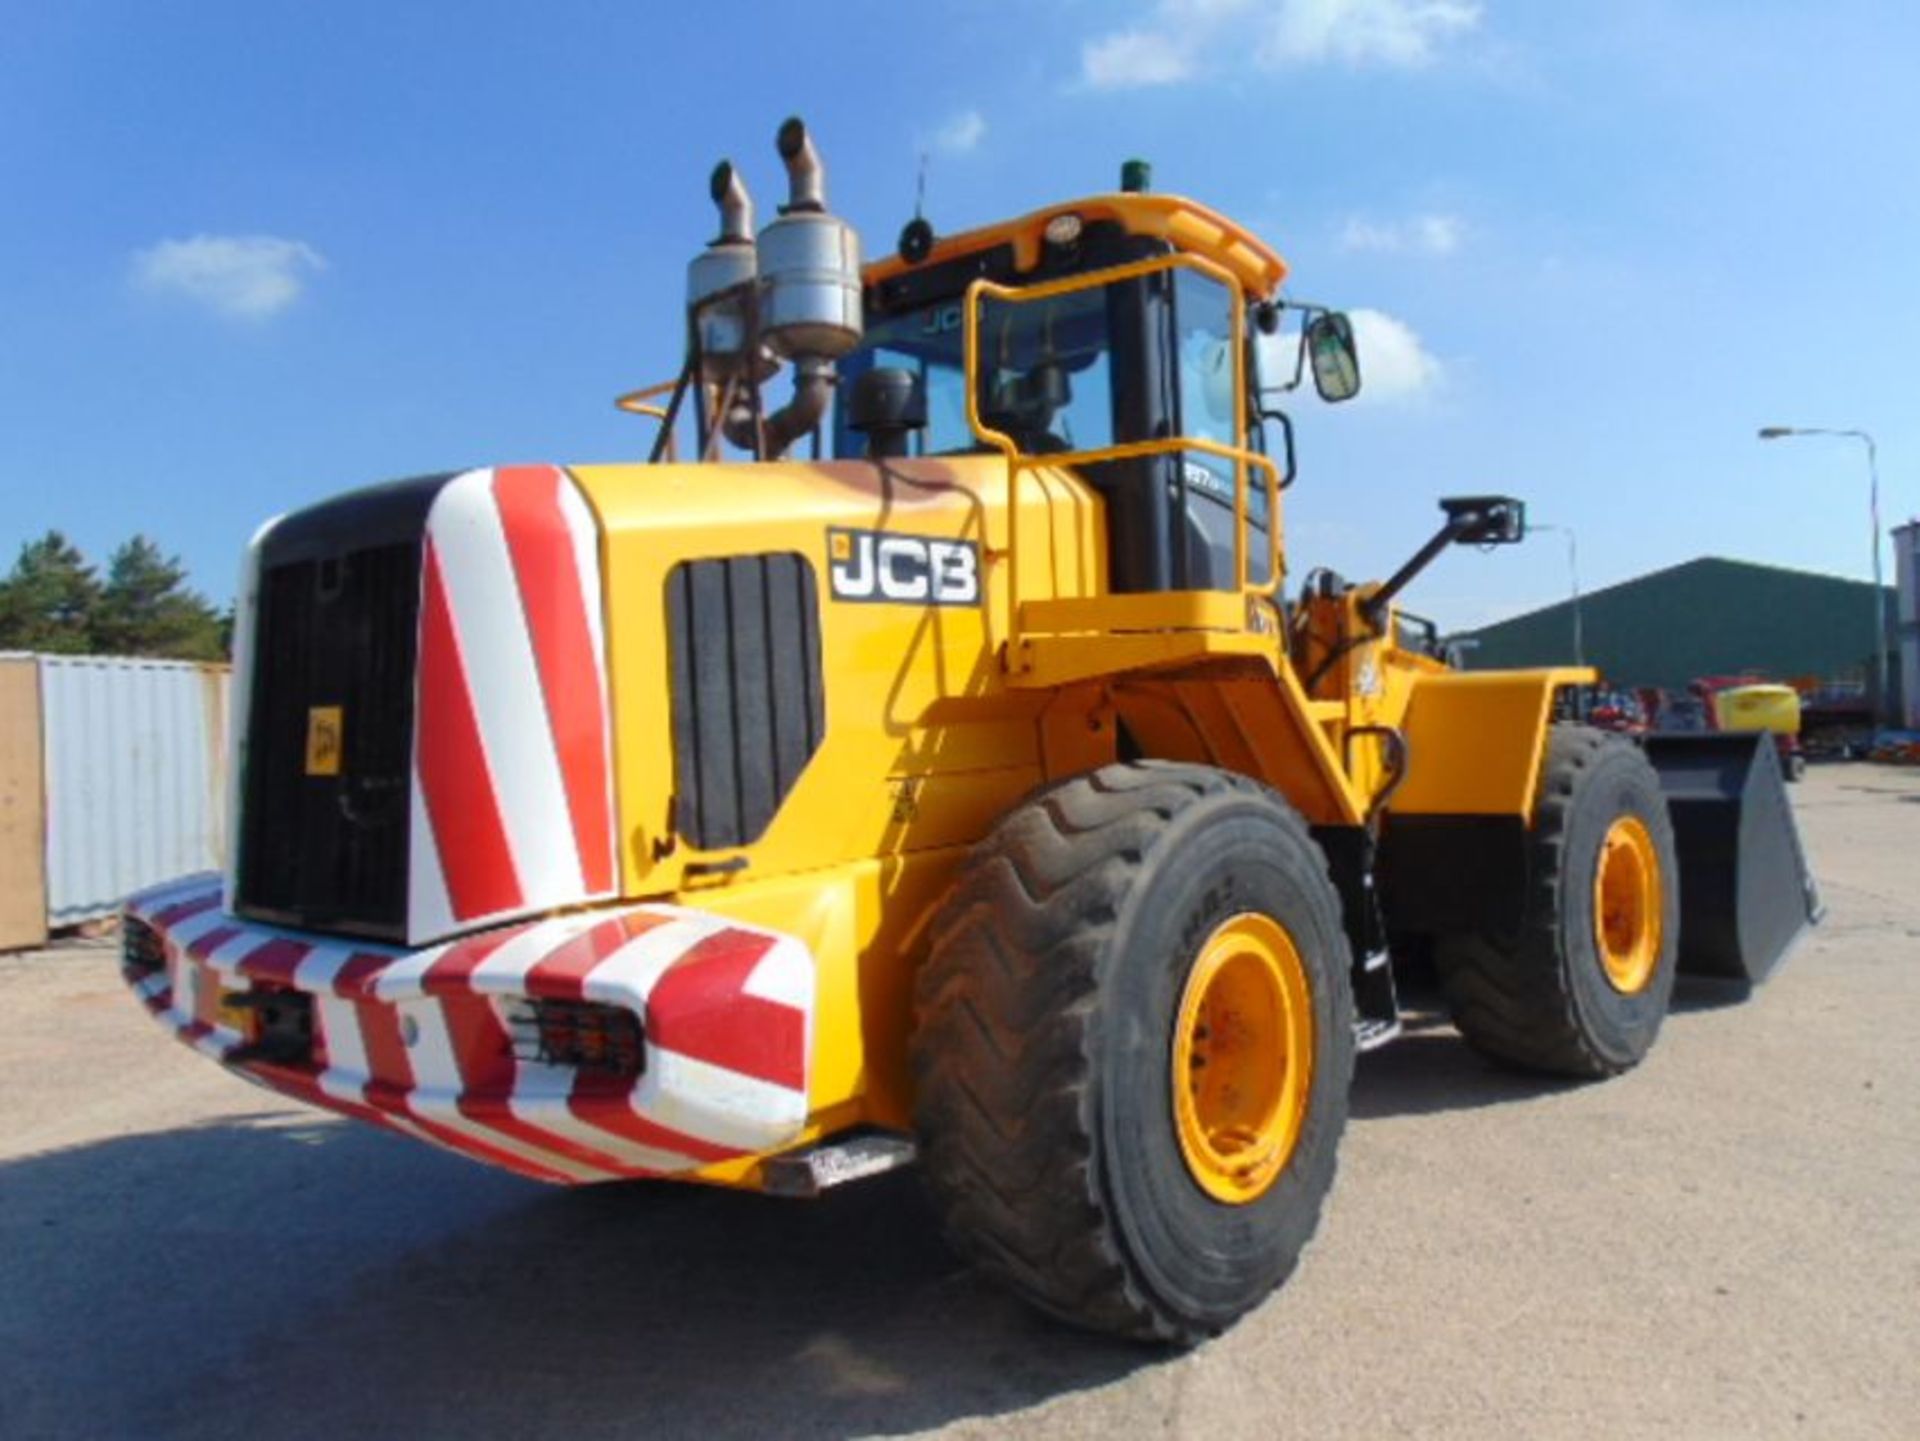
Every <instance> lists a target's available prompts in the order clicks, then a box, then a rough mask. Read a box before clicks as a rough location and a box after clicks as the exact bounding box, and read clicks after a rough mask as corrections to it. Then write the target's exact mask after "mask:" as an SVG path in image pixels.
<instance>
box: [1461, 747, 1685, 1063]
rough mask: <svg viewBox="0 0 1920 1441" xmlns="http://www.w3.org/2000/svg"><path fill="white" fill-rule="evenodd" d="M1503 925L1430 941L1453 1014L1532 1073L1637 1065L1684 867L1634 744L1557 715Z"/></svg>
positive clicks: (1670, 941) (1663, 997) (1666, 959)
mask: <svg viewBox="0 0 1920 1441" xmlns="http://www.w3.org/2000/svg"><path fill="white" fill-rule="evenodd" d="M1526 885H1527V892H1526V895H1525V897H1524V898H1523V904H1522V908H1521V909H1522V919H1521V922H1520V926H1519V929H1518V931H1517V933H1516V934H1514V935H1511V936H1488V935H1469V936H1445V937H1442V938H1441V939H1440V942H1439V944H1438V945H1437V947H1436V948H1435V962H1436V965H1437V968H1438V970H1439V973H1440V982H1441V986H1442V988H1443V989H1444V991H1445V992H1446V996H1447V1000H1448V1003H1449V1006H1450V1008H1451V1010H1452V1012H1453V1020H1454V1024H1455V1025H1456V1026H1457V1027H1458V1028H1459V1030H1460V1033H1461V1035H1463V1036H1464V1037H1466V1039H1467V1041H1468V1042H1469V1043H1470V1044H1471V1045H1472V1046H1474V1047H1475V1049H1477V1050H1479V1051H1481V1052H1483V1053H1485V1054H1486V1055H1489V1056H1492V1057H1493V1058H1495V1059H1497V1060H1500V1061H1504V1062H1507V1063H1509V1064H1511V1065H1515V1066H1519V1067H1521V1068H1523V1069H1526V1070H1533V1071H1544V1072H1548V1073H1550V1074H1555V1075H1563V1076H1578V1077H1583V1078H1589V1079H1591V1078H1596V1077H1601V1076H1611V1075H1616V1074H1618V1073H1619V1072H1621V1071H1624V1070H1627V1069H1628V1068H1630V1067H1632V1066H1635V1065H1637V1064H1639V1062H1640V1061H1641V1059H1642V1058H1644V1057H1645V1056H1646V1054H1647V1052H1648V1050H1649V1049H1651V1048H1652V1046H1653V1042H1654V1038H1655V1037H1656V1036H1657V1035H1658V1034H1659V1032H1660V1023H1661V1021H1662V1020H1663V1019H1664V1018H1665V1017H1666V1013H1667V1003H1668V1000H1669V999H1670V997H1671V996H1672V993H1673V978H1674V972H1675V968H1676V963H1677V958H1678V953H1679V936H1680V867H1679V864H1678V861H1677V859H1676V853H1675V850H1674V841H1673V826H1672V823H1671V821H1670V820H1669V819H1668V816H1667V805H1666V798H1665V796H1664V794H1663V793H1662V791H1661V789H1660V778H1659V776H1658V774H1657V773H1656V772H1655V771H1654V769H1653V765H1652V763H1651V762H1649V761H1648V760H1647V758H1646V755H1645V754H1644V753H1643V752H1642V751H1641V750H1640V748H1639V747H1638V746H1636V745H1634V744H1633V743H1632V742H1631V741H1629V740H1627V739H1626V738H1625V737H1622V736H1615V735H1609V734H1607V733H1606V732H1604V731H1598V730H1593V729H1591V728H1590V727H1586V726H1555V727H1554V728H1553V729H1552V731H1551V732H1550V734H1549V738H1548V743H1547V754H1546V757H1545V759H1544V760H1543V762H1542V764H1541V773H1540V786H1539V796H1538V800H1537V801H1536V803H1535V807H1534V820H1533V828H1532V832H1531V835H1530V837H1529V841H1528V861H1527V881H1526Z"/></svg>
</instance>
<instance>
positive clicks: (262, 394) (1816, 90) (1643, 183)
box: [0, 0, 1920, 626]
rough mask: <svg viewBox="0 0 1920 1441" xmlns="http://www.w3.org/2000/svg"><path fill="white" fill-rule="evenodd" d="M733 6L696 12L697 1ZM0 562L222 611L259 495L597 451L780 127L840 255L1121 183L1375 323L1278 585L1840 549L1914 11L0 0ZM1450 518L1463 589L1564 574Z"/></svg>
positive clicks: (1909, 149)
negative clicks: (1505, 511) (127, 566)
mask: <svg viewBox="0 0 1920 1441" xmlns="http://www.w3.org/2000/svg"><path fill="white" fill-rule="evenodd" d="M716 17H724V18H716ZM0 22H3V23H0V35H4V37H5V38H4V39H0V65H3V67H4V68H3V69H0V74H4V76H5V82H4V84H0V194H4V195H5V197H6V206H5V209H4V211H0V497H3V498H4V505H3V506H0V560H6V561H10V559H11V557H12V555H13V554H14V552H15V551H16V550H17V547H18V545H19V543H20V542H21V541H22V540H24V539H26V538H29V537H31V536H35V535H37V534H39V533H40V532H41V531H43V530H45V529H46V528H48V527H58V528H60V529H62V530H65V531H66V532H68V534H69V535H71V536H72V537H73V538H74V539H75V540H76V541H78V542H79V543H80V544H81V546H82V547H83V548H85V549H86V550H88V551H89V552H90V553H91V554H92V555H94V556H95V557H96V558H104V556H105V553H106V552H107V551H108V550H109V549H110V548H111V547H112V546H113V545H114V544H115V543H116V542H117V541H119V540H121V539H123V538H124V537H125V536H127V535H128V534H130V533H132V532H134V531H136V530H141V531H146V532H148V533H149V534H151V535H153V536H154V537H155V538H156V539H157V540H158V541H159V542H160V544H161V545H162V546H164V547H165V548H167V549H168V550H172V551H177V552H179V553H180V554H181V555H183V556H184V557H185V559H186V560H187V562H188V564H189V565H190V567H191V570H192V572H193V576H194V579H195V582H196V583H197V584H198V585H200V586H201V587H202V588H204V589H205V590H206V591H207V592H208V593H209V594H211V595H213V596H215V597H216V598H217V599H220V600H222V601H224V600H225V599H226V598H227V596H228V595H229V594H230V591H231V585H232V576H233V574H234V571H235V567H236V562H237V557H238V554H239V551H240V549H241V547H242V546H243V544H244V542H245V540H246V537H247V535H248V534H249V533H250V531H251V530H252V528H253V526H254V525H255V524H256V523H257V522H258V521H259V520H261V519H263V518H265V517H266V516H267V515H269V514H272V513H274V512H276V511H280V510H284V509H288V508H290V507H292V506H296V505H299V504H302V503H305V502H308V501H311V500H314V499H317V498H319V497H320V496H323V495H326V494H328V493H330V492H333V491H337V490H341V489H345V488H348V487H351V486H355V485H359V484H364V483H367V482H370V481H374V480H380V479H385V478H389V477H392V476H398V475H404V474H409V473H414V472H418V471H422V470H431V469H443V468H448V467H452V466H459V465H466V464H473V463H487V462H492V461H505V460H558V461H587V460H614V459H621V458H627V457H636V456H637V455H638V454H639V452H640V451H641V448H642V447H643V445H644V444H645V442H646V440H647V439H648V427H647V426H646V425H645V424H644V423H642V422H639V421H635V420H631V419H628V418H626V417H623V416H621V415H619V414H618V413H616V412H615V411H614V410H612V408H611V406H610V400H611V397H612V396H613V395H614V394H615V393H616V392H618V391H620V390H622V389H624V388H627V387H629V386H632V385H636V384H639V383H641V382H644V381H647V380H651V379H656V378H661V377H664V376H666V375H668V374H670V373H671V372H672V370H673V369H674V366H675V364H676V361H677V358H678V356H677V352H678V347H679V341H680V334H681V331H680V326H681V321H680V316H679V305H680V297H681V290H682V285H683V275H684V266H685V263H686V260H687V259H688V258H689V257H690V256H691V255H692V254H693V252H694V251H695V250H696V249H697V248H698V246H699V245H700V244H701V243H702V242H703V241H704V240H705V239H706V238H707V237H708V236H709V235H710V234H711V232H712V228H713V220H712V214H711V210H710V208H709V206H708V204H707V200H706V195H705V180H706V175H707V172H708V170H709V169H710V168H711V166H712V164H713V162H714V161H715V160H716V159H718V158H720V157H721V156H723V155H727V156H732V157H733V158H735V159H736V160H737V161H739V162H741V163H742V164H743V166H744V167H745V169H746V171H747V174H748V176H749V179H750V182H751V183H752V184H753V186H754V188H755V191H756V194H757V196H758V198H759V199H760V200H761V202H762V205H763V212H764V208H765V207H766V206H768V205H770V204H771V203H772V202H773V201H774V200H775V199H776V198H777V191H778V187H777V184H776V180H777V177H778V173H779V172H778V166H777V162H776V161H775V158H774V155H773V149H772V136H773V131H774V129H775V127H776V126H777V125H778V123H779V121H780V120H781V119H782V117H784V116H785V115H787V114H788V113H790V112H798V113H800V114H802V115H804V116H806V118H807V119H808V121H809V123H810V124H811V125H812V127H813V129H814V131H815V134H816V136H817V138H818V141H819V143H820V145H821V147H822V150H823V153H824V155H825V157H826V161H827V166H828V177H829V185H830V196H831V198H832V200H833V203H834V205H835V208H836V209H838V210H839V211H840V212H841V213H842V214H844V215H846V216H847V217H848V218H849V219H850V220H852V221H853V222H854V223H855V224H856V225H857V226H859V227H860V229H861V231H862V234H863V236H864V239H865V242H866V245H867V248H868V251H869V253H875V254H877V253H881V252H884V251H886V250H890V249H892V247H893V238H894V236H895V235H896V234H897V233H898V230H899V226H900V224H901V222H902V221H903V220H904V219H905V218H906V217H907V216H908V214H909V213H910V212H911V208H912V203H913V186H914V172H915V166H916V157H917V156H918V154H919V153H920V152H921V151H922V150H928V151H930V152H931V155H932V162H931V172H930V176H929V185H928V202H927V205H928V213H929V216H930V218H931V219H932V220H933V221H934V222H935V224H936V225H937V226H939V227H940V228H942V229H945V230H952V229H961V228H964V227H967V226H970V225H975V224H981V223H985V222H987V221H989V220H992V219H995V218H998V217H1001V216H1004V215H1008V214H1014V213H1019V212H1022V211H1025V210H1028V209H1031V208H1034V207H1037V206H1041V205H1044V204H1047V203H1050V202H1052V201H1054V200H1058V199H1064V198H1067V197H1071V196H1074V195H1079V194H1085V193H1089V192H1094V191H1100V190H1105V189H1109V188H1112V186H1113V184H1114V181H1115V177H1116V176H1117V173H1118V166H1119V163H1120V161H1121V160H1122V159H1123V158H1124V157H1126V156H1129V155H1136V154H1137V155H1143V156H1146V157H1148V158H1150V159H1151V160H1152V161H1153V162H1154V166H1155V180H1156V184H1157V186H1158V187H1159V188H1161V189H1166V190H1176V191H1180V192H1183V193H1186V194H1190V195H1192V196H1194V197H1196V198H1199V199H1202V200H1205V201H1207V202H1208V203H1210V204H1213V205H1215V206H1217V207H1219V208H1221V209H1223V210H1225V211H1227V212H1228V213H1230V214H1233V215H1235V216H1236V217H1238V218H1240V219H1242V220H1243V221H1246V222H1247V223H1249V224H1252V225H1253V226H1254V227H1255V228H1257V229H1259V230H1260V231H1261V232H1262V233H1263V234H1264V235H1265V236H1266V237H1267V238H1268V239H1269V240H1271V241H1272V242H1273V243H1274V244H1275V245H1276V246H1277V247H1278V248H1279V249H1280V250H1281V251H1282V252H1283V253H1284V254H1286V255H1287V256H1288V258H1289V260H1290V261H1291V262H1292V264H1293V267H1294V277H1293V282H1292V287H1293V289H1294V291H1295V292H1296V293H1297V294H1299V295H1301V296H1303V297H1308V298H1311V299H1314V300H1318V301H1322V302H1327V303H1332V304H1337V305H1341V306H1345V307H1349V308H1351V309H1353V310H1356V311H1360V312H1365V315H1364V317H1363V321H1364V323H1363V325H1362V344H1363V347H1365V350H1364V351H1363V357H1362V363H1363V368H1365V369H1366V371H1367V375H1368V380H1369V394H1368V395H1367V396H1366V397H1364V398H1363V399H1362V400H1361V401H1360V402H1357V403H1355V404H1353V405H1351V406H1348V407H1344V408H1341V409H1337V410H1336V409H1332V408H1327V407H1322V406H1320V405H1318V404H1317V403H1313V402H1306V403H1303V405H1302V407H1301V409H1300V411H1299V414H1298V421H1299V432H1300V446H1301V461H1302V477H1301V480H1300V482H1299V484H1298V485H1297V486H1296V487H1295V489H1294V490H1293V491H1292V492H1290V496H1289V500H1290V508H1289V512H1288V515H1289V526H1290V534H1291V537H1292V551H1291V563H1292V565H1293V567H1294V570H1295V573H1296V574H1299V573H1303V572H1304V570H1305V569H1306V568H1307V567H1308V566H1310V565H1315V564H1330V565H1333V566H1335V567H1336V568H1338V569H1340V570H1342V571H1343V572H1345V573H1347V574H1349V575H1353V576H1364V575H1368V574H1383V573H1385V572H1386V571H1387V570H1389V569H1391V568H1392V566H1393V565H1394V564H1395V563H1397V561H1398V560H1399V559H1400V558H1402V557H1403V556H1404V555H1405V554H1406V553H1407V552H1408V551H1410V550H1411V549H1412V548H1413V547H1414V546H1415V545H1416V544H1417V543H1418V542H1419V540H1420V539H1421V538H1422V537H1423V536H1424V534H1425V533H1426V532H1427V531H1428V530H1430V529H1431V527H1432V525H1433V523H1434V522H1435V520H1436V518H1437V512H1436V510H1435V509H1434V506H1433V501H1434V499H1435V498H1436V497H1438V496H1440V495H1443V494H1449V493H1474V492H1484V491H1510V492H1513V493H1516V494H1520V495H1523V496H1525V497H1526V498H1527V499H1528V500H1529V502H1530V504H1531V506H1532V509H1533V513H1534V515H1535V517H1536V518H1537V519H1539V520H1543V521H1553V522H1558V523H1562V524H1567V525H1571V526H1573V527H1574V528H1575V529H1576V530H1577V533H1578V536H1579V544H1580V568H1581V571H1582V580H1583V582H1584V583H1585V585H1586V586H1587V588H1589V589H1591V588H1594V587H1596V586H1599V585H1602V584H1606V583H1608V582H1611V581H1614V580H1619V579H1623V578H1625V577H1628V576H1630V575H1633V574H1636V573H1638V572H1640V571H1642V570H1646V569H1649V568H1652V567H1654V566H1658V565H1662V564H1668V563H1672V562H1676V561H1679V560H1683V559H1686V558H1689V557H1691V556H1694V555H1698V554H1702V553H1716V554H1724V555H1733V556H1740V557H1745V558H1750V559H1754V560H1760V561H1767V562H1773V563H1778V564H1782V565H1790V566H1797V567H1802V568H1806V569H1811V570H1821V571H1831V572H1835V573H1840V574H1849V575H1864V574H1865V572H1866V569H1867V563H1868V555H1867V521H1866V496H1865V489H1866V487H1865V467H1864V461H1863V458H1862V456H1861V454H1860V452H1859V450H1858V449H1857V448H1856V447H1853V446H1851V445H1848V444H1846V443H1844V442H1826V441H1813V440H1796V441H1786V442H1776V443H1773V444H1768V445H1762V444H1760V443H1758V442H1757V441H1756V440H1755V439H1754V438H1753V433H1754V430H1755V428H1756V427H1757V426H1759V425H1762V424H1767V423H1785V424H1796V425H1825V426H1861V427H1865V428H1867V429H1870V430H1872V431H1873V432H1874V433H1875V434H1876V436H1877V437H1878V439H1879V442H1880V456H1881V469H1882V489H1883V508H1884V510H1885V512H1886V514H1887V516H1888V518H1889V520H1890V521H1891V520H1897V519H1904V518H1905V517H1907V516H1909V515H1911V514H1913V513H1914V512H1915V511H1916V510H1920V409H1917V408H1916V405H1915V400H1914V397H1915V393H1916V387H1915V366H1914V363H1913V358H1912V357H1913V355H1914V349H1915V337H1916V336H1920V142H1916V140H1915V137H1916V136H1920V85H1916V84H1915V76H1916V75H1920V9H1916V8H1915V7H1913V6H1911V5H1910V4H1904V3H1891V0H1890V3H1868V0H1832V3H1825V4H1818V5H1814V4H1805V3H1781V0H1746V3H1734V0H1693V3H1685V4H1682V3H1679V0H1669V3H1655V0H1604V3H1603V0H1564V3H1547V0H1531V3H1526V0H1480V3H1473V0H1264V3H1255V0H1129V3H1113V4H1101V3H1091V0H1082V3H1073V0H1028V3H1022V4H1014V3H986V0H949V3H939V0H929V3H923V4H918V5H902V4H899V3H897V0H896V3H864V0H862V3H843V4H835V5H817V6H787V5H780V6H773V5H767V6H756V5H745V4H743V5H736V6H731V7H725V8H724V10H723V9H722V8H720V7H706V6H700V7H695V6H674V7H671V8H669V7H664V6H642V5H635V4H626V5H613V4H607V5H581V4H566V3H549V4H545V5H542V6H539V7H531V6H506V5H479V4H471V5H462V6H453V5H445V6H439V7H435V6H428V5H398V4H392V3H383V4H363V3H333V4H329V5H326V6H315V5H294V4H276V3H267V0H249V3H243V4H225V3H207V0H202V3H194V4H188V5H171V6H161V5H153V4H132V3H123V4H101V3H86V0H62V3H59V4H44V3H42V4H32V5H27V4H18V3H12V0H8V3H5V4H0ZM1566 585H1567V564H1566V553H1565V548H1564V544H1563V543H1562V542H1561V541H1560V539H1559V538H1558V537H1556V536H1541V537H1538V538H1537V539H1535V540H1534V541H1533V542H1531V543H1530V544H1529V545H1526V546H1523V547H1519V548H1515V549H1510V550H1503V551H1498V552H1494V553H1489V554H1484V555H1483V554H1478V553H1475V552H1471V551H1462V552H1458V553H1456V554H1454V555H1451V556H1449V557H1447V558H1446V559H1445V560H1444V561H1443V562H1442V564H1441V565H1440V567H1438V568H1436V570H1435V571H1434V572H1432V573H1431V574H1430V575H1429V577H1428V578H1426V579H1424V580H1423V581H1422V582H1421V583H1420V585H1419V586H1418V587H1417V588H1416V590H1415V591H1414V592H1413V594H1412V595H1411V596H1410V597H1409V601H1410V604H1412V605H1413V606H1414V607H1415V608H1417V609H1423V610H1426V611H1428V612H1429V613H1433V614H1436V615H1437V616H1438V617H1439V618H1440V619H1441V620H1442V621H1443V622H1444V623H1446V624H1448V625H1450V626H1464V625H1469V624H1473V623H1475V622H1478V621H1480V620H1484V619H1487V618H1490V617H1491V616H1493V615H1497V614H1501V613H1505V612H1509V611H1512V610H1515V609H1519V608H1524V607H1526V606H1529V605H1532V604H1535V603H1539V602H1543V601H1546V600H1550V599H1554V598H1557V597H1559V596H1561V595H1563V594H1564V593H1565V590H1566Z"/></svg>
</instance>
